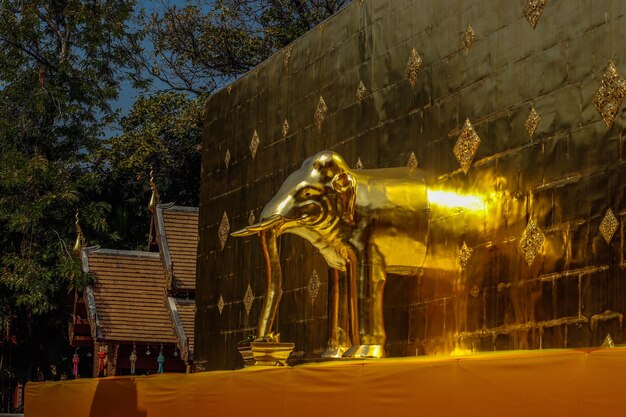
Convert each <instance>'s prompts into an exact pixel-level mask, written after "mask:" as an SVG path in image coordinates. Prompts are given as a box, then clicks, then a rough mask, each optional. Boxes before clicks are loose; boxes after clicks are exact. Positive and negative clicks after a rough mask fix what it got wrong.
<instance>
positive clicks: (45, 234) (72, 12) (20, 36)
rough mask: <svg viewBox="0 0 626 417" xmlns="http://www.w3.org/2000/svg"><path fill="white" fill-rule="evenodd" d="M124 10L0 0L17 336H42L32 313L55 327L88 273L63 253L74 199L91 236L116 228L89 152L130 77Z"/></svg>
mask: <svg viewBox="0 0 626 417" xmlns="http://www.w3.org/2000/svg"><path fill="white" fill-rule="evenodd" d="M133 10H134V3H133V2H132V1H122V0H113V1H111V0H108V1H104V0H90V1H87V0H85V1H80V0H46V1H33V2H26V1H14V0H0V63H1V64H0V230H1V231H2V232H1V233H0V302H2V308H0V319H2V320H3V321H6V320H7V319H9V320H10V321H11V323H12V326H11V327H12V332H13V334H14V335H16V336H17V337H18V340H17V342H18V343H19V344H20V345H21V346H39V344H43V345H45V344H46V343H47V342H46V341H38V340H37V339H38V337H39V336H37V335H38V334H39V335H40V334H46V330H47V329H42V328H38V327H37V326H39V325H44V324H45V325H50V324H51V323H54V324H55V325H56V326H61V327H56V330H55V333H56V334H57V335H58V336H59V337H62V335H63V334H64V332H65V330H66V329H67V325H66V323H65V322H64V320H65V319H66V317H67V316H66V315H67V310H66V309H65V307H66V299H67V297H68V294H73V290H74V289H82V288H84V286H85V285H86V284H87V282H88V277H87V276H86V275H85V274H84V273H83V272H82V269H81V267H80V262H79V260H78V259H77V258H76V257H75V256H73V254H72V253H71V247H72V246H71V244H72V242H73V240H74V237H75V235H74V224H73V223H74V212H75V211H76V209H77V208H79V207H80V208H81V211H82V212H83V215H82V221H83V226H84V227H85V228H86V229H87V230H88V231H89V232H91V233H92V236H93V237H95V238H96V239H99V238H100V237H102V238H104V239H108V240H111V239H114V238H115V234H113V233H111V232H110V231H109V229H108V227H107V222H106V216H107V214H108V212H109V210H110V205H109V203H108V202H106V201H103V199H101V198H100V197H99V196H100V192H101V191H102V187H101V183H100V179H99V178H97V176H95V175H94V171H93V167H92V166H91V164H90V159H89V157H90V154H91V153H92V152H93V151H94V150H95V149H97V148H98V147H99V146H100V138H101V136H102V132H103V129H104V128H105V127H106V126H108V125H109V124H110V123H111V122H112V121H113V120H114V118H115V116H116V114H115V112H113V111H112V109H111V101H112V100H115V99H116V98H117V96H118V91H119V85H120V82H121V81H122V80H124V79H131V80H135V81H137V80H139V78H138V76H137V75H138V69H137V68H129V67H128V65H127V63H128V62H129V59H128V54H130V53H133V51H134V52H135V53H139V50H138V49H133V47H132V45H134V44H135V43H136V41H137V35H135V34H132V33H131V31H130V30H129V27H128V22H129V19H130V18H131V16H132V13H133ZM138 82H139V81H138ZM61 323H62V325H61ZM59 329H62V331H59ZM45 372H46V370H45V369H44V373H45Z"/></svg>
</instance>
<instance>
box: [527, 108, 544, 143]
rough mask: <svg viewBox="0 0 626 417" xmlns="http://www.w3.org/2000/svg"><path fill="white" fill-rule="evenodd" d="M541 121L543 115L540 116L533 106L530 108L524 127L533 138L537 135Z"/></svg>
mask: <svg viewBox="0 0 626 417" xmlns="http://www.w3.org/2000/svg"><path fill="white" fill-rule="evenodd" d="M539 123H541V116H539V113H537V110H535V108H534V107H533V108H532V109H530V113H529V114H528V117H527V118H526V122H525V123H524V127H525V128H526V131H527V132H528V135H529V136H530V138H531V139H532V138H533V136H535V131H536V130H537V127H538V126H539Z"/></svg>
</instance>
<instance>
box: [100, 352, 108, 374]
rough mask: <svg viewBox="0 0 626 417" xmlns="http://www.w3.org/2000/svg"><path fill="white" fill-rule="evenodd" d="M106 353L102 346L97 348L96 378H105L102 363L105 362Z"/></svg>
mask: <svg viewBox="0 0 626 417" xmlns="http://www.w3.org/2000/svg"><path fill="white" fill-rule="evenodd" d="M106 356H107V354H106V352H105V351H104V346H102V345H100V347H99V348H98V376H106V375H105V374H104V362H105V360H106Z"/></svg>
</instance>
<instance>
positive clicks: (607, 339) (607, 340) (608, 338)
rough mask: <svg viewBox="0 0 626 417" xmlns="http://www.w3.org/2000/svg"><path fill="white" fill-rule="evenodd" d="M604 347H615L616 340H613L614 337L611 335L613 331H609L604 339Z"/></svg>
mask: <svg viewBox="0 0 626 417" xmlns="http://www.w3.org/2000/svg"><path fill="white" fill-rule="evenodd" d="M602 347H603V348H608V349H612V348H614V347H615V342H613V338H612V337H611V333H607V334H606V337H605V338H604V341H602Z"/></svg>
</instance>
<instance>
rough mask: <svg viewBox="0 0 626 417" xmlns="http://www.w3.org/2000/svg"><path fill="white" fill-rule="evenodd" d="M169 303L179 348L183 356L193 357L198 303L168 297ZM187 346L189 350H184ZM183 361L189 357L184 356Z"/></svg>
mask: <svg viewBox="0 0 626 417" xmlns="http://www.w3.org/2000/svg"><path fill="white" fill-rule="evenodd" d="M168 303H169V307H170V312H171V314H172V321H173V322H174V329H175V330H176V336H177V337H178V346H179V347H180V349H181V353H182V354H183V355H186V354H187V353H188V354H189V355H191V356H193V345H194V322H195V316H196V303H195V301H194V300H188V299H181V298H174V297H168ZM185 346H187V349H188V350H186V349H185V348H184V347H185ZM183 359H184V360H185V361H187V360H188V357H186V356H183ZM189 359H192V358H189Z"/></svg>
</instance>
